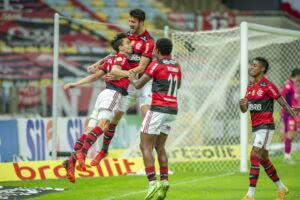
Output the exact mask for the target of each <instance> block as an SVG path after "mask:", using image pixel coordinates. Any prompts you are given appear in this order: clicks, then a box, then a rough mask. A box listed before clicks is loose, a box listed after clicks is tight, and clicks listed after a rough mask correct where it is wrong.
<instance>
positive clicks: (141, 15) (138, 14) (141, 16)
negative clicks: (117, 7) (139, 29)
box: [129, 8, 146, 21]
mask: <svg viewBox="0 0 300 200" xmlns="http://www.w3.org/2000/svg"><path fill="white" fill-rule="evenodd" d="M129 15H130V16H131V17H133V18H136V19H138V20H139V21H145V19H146V13H145V12H144V11H143V10H141V9H138V8H137V9H133V10H131V11H130V12H129Z"/></svg>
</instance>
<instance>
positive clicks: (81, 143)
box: [73, 134, 86, 151]
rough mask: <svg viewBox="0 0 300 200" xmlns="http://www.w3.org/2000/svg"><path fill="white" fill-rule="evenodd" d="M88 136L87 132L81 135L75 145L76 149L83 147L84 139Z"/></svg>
mask: <svg viewBox="0 0 300 200" xmlns="http://www.w3.org/2000/svg"><path fill="white" fill-rule="evenodd" d="M85 138H86V134H83V135H81V136H80V137H79V139H78V140H77V141H76V143H75V145H74V147H73V148H74V150H75V151H78V150H79V149H81V147H82V145H83V143H84V140H85Z"/></svg>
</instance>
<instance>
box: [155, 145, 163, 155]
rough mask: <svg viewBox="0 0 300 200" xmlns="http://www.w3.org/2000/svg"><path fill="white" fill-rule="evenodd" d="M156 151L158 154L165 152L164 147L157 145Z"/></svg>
mask: <svg viewBox="0 0 300 200" xmlns="http://www.w3.org/2000/svg"><path fill="white" fill-rule="evenodd" d="M155 151H156V153H157V154H161V153H163V152H164V147H160V146H155Z"/></svg>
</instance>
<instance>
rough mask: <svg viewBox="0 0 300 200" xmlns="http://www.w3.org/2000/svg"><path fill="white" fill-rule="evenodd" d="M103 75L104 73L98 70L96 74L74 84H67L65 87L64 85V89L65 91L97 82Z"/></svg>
mask: <svg viewBox="0 0 300 200" xmlns="http://www.w3.org/2000/svg"><path fill="white" fill-rule="evenodd" d="M104 74H105V72H104V71H103V70H99V71H97V72H96V73H94V74H91V75H89V76H87V77H85V78H83V79H81V80H79V81H77V82H75V83H67V84H66V85H64V89H65V90H67V89H70V88H75V87H78V86H80V85H84V84H87V83H92V82H94V81H96V80H98V79H99V78H101V77H102V76H103V75H104Z"/></svg>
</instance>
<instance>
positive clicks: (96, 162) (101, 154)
mask: <svg viewBox="0 0 300 200" xmlns="http://www.w3.org/2000/svg"><path fill="white" fill-rule="evenodd" d="M107 155H108V153H105V152H104V151H102V150H101V151H100V152H99V153H98V154H97V156H96V157H95V158H94V159H93V160H92V161H91V165H92V166H97V165H99V163H100V161H101V160H102V159H104V158H105V157H107Z"/></svg>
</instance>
